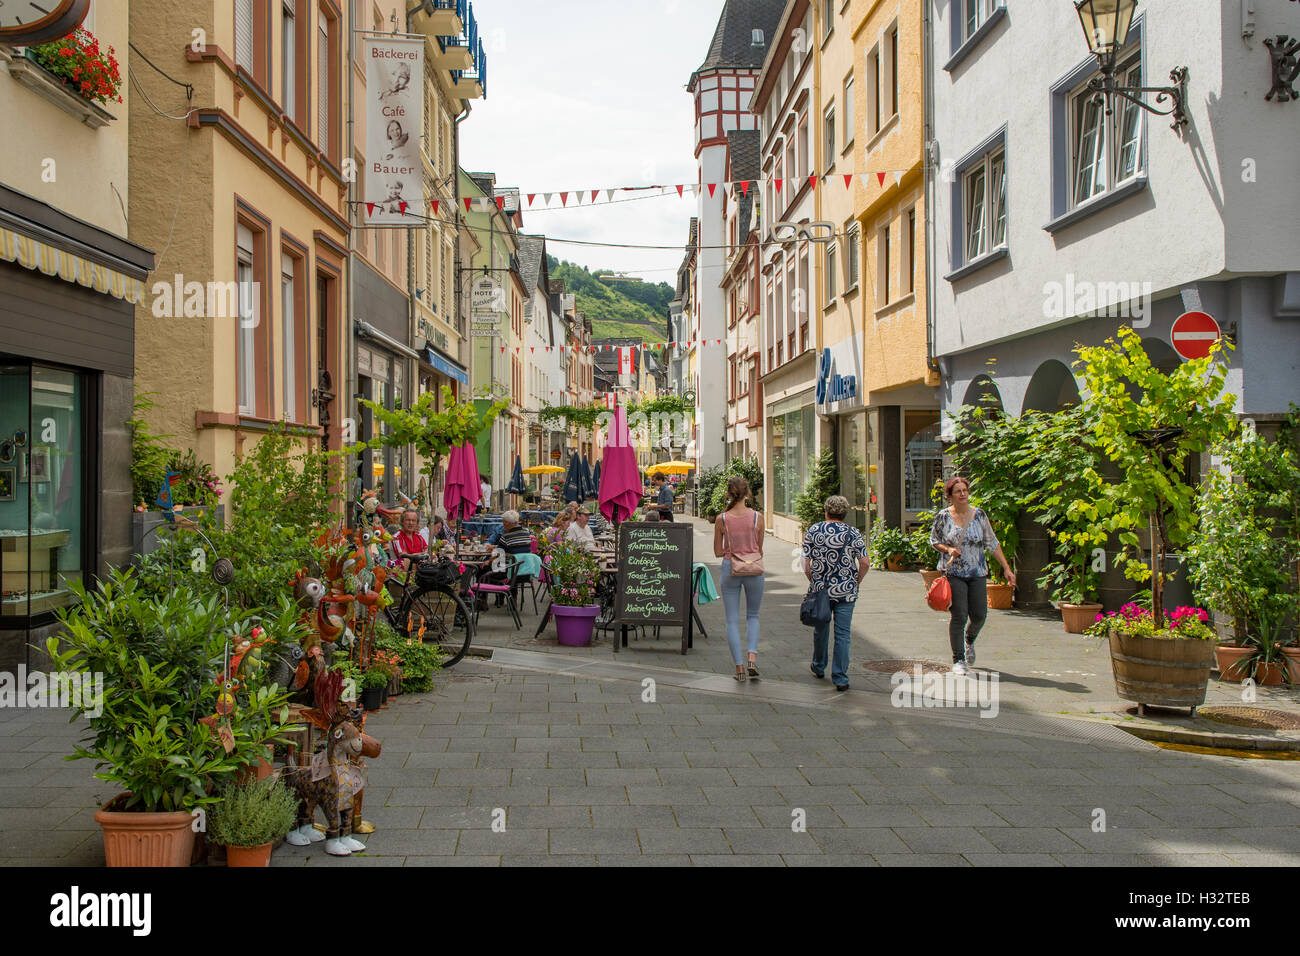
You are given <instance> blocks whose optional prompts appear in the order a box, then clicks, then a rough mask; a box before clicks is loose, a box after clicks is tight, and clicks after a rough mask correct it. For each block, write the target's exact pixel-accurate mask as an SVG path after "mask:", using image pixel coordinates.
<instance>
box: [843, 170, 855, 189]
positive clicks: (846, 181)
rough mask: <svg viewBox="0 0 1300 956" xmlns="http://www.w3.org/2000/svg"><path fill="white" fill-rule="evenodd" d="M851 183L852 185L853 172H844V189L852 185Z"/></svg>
mask: <svg viewBox="0 0 1300 956" xmlns="http://www.w3.org/2000/svg"><path fill="white" fill-rule="evenodd" d="M852 185H853V174H852V173H845V174H844V188H845V189H848V188H849V187H850V186H852Z"/></svg>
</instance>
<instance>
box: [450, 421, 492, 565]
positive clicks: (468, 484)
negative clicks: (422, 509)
mask: <svg viewBox="0 0 1300 956" xmlns="http://www.w3.org/2000/svg"><path fill="white" fill-rule="evenodd" d="M481 495H482V489H481V488H480V487H479V480H478V456H477V455H476V454H475V453H474V446H473V445H472V444H470V443H469V442H466V443H465V444H464V445H459V446H457V445H453V446H452V449H451V454H450V455H449V456H448V458H447V484H446V487H444V488H443V491H442V506H443V507H444V508H446V509H447V518H448V519H449V520H450V519H451V518H455V519H456V550H457V553H458V554H459V552H460V524H461V522H463V521H464V520H465V516H466V515H469V516H471V517H472V516H473V514H474V512H475V510H476V509H477V507H478V500H479V497H480V496H481Z"/></svg>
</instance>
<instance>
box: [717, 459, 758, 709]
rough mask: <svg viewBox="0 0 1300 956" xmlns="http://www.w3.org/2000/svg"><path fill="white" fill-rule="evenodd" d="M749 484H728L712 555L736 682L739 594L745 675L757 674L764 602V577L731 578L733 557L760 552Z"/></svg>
mask: <svg viewBox="0 0 1300 956" xmlns="http://www.w3.org/2000/svg"><path fill="white" fill-rule="evenodd" d="M749 496H750V492H749V482H747V481H746V480H745V479H744V478H732V479H731V480H730V481H729V482H727V510H726V511H724V512H723V513H722V514H720V515H718V520H717V521H715V522H714V523H713V553H714V554H715V555H717V556H718V557H720V558H722V578H721V582H722V606H723V607H724V608H725V609H726V612H727V646H728V647H730V648H731V659H732V661H733V662H734V663H735V665H736V680H738V681H740V682H742V683H743V682H744V681H745V680H746V667H745V664H744V662H743V660H742V658H741V653H740V592H741V591H744V592H745V625H746V629H747V632H748V638H749V667H748V672H749V673H748V676H749V677H753V678H757V677H758V676H759V674H758V610H759V607H760V606H761V605H762V603H763V575H761V574H752V575H733V574H732V573H731V568H732V560H731V559H732V555H741V554H754V553H757V554H759V555H761V554H762V553H763V516H762V515H761V514H759V513H758V512H757V511H755V510H753V509H752V508H750V507H749Z"/></svg>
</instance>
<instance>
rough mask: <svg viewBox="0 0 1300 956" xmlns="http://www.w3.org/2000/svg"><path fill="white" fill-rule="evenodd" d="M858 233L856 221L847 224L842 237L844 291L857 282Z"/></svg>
mask: <svg viewBox="0 0 1300 956" xmlns="http://www.w3.org/2000/svg"><path fill="white" fill-rule="evenodd" d="M859 240H860V235H859V231H858V225H857V223H854V224H853V225H851V226H849V228H848V230H847V235H846V236H845V238H844V288H845V291H847V290H849V289H852V288H854V287H855V286H857V284H858V246H859V245H860V241H859Z"/></svg>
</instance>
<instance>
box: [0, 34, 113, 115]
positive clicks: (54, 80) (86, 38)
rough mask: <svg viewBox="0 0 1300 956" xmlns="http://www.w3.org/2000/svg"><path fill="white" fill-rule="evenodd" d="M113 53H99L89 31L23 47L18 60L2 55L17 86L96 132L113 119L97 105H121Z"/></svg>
mask: <svg viewBox="0 0 1300 956" xmlns="http://www.w3.org/2000/svg"><path fill="white" fill-rule="evenodd" d="M113 54H114V50H113V48H112V47H109V48H108V51H107V52H103V51H101V50H100V47H99V41H98V40H97V39H95V37H94V35H93V34H91V33H90V31H88V30H84V29H78V30H77V31H76V32H75V33H73V34H71V35H70V36H66V37H63V38H62V39H60V40H55V41H53V42H51V43H43V44H39V45H37V46H31V47H27V48H26V50H24V53H23V56H21V57H18V56H13V55H12V54H6V55H5V59H6V60H7V61H8V64H9V74H10V75H11V76H12V77H13V78H14V79H16V80H17V81H18V82H19V83H21V84H23V85H24V86H26V87H27V88H28V89H30V90H32V91H33V92H35V93H36V94H38V95H39V96H41V97H43V98H45V99H47V100H49V101H50V102H51V103H53V104H54V105H55V106H58V107H59V108H60V109H62V110H63V111H64V112H66V113H69V114H70V115H72V116H75V117H76V118H77V119H79V120H81V122H83V123H85V124H86V125H87V126H89V127H91V128H92V129H97V128H99V127H101V126H107V125H108V124H109V123H110V122H112V121H113V120H114V119H116V117H114V116H113V115H112V114H111V113H109V112H108V111H107V110H106V109H104V108H103V106H101V105H100V104H108V103H110V102H112V101H113V100H114V99H116V101H117V102H119V103H121V102H122V97H121V95H120V94H119V92H118V91H119V90H120V89H121V86H122V76H121V73H120V72H119V71H118V63H117V59H116V58H115V57H114V55H113ZM96 101H98V102H96Z"/></svg>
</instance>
